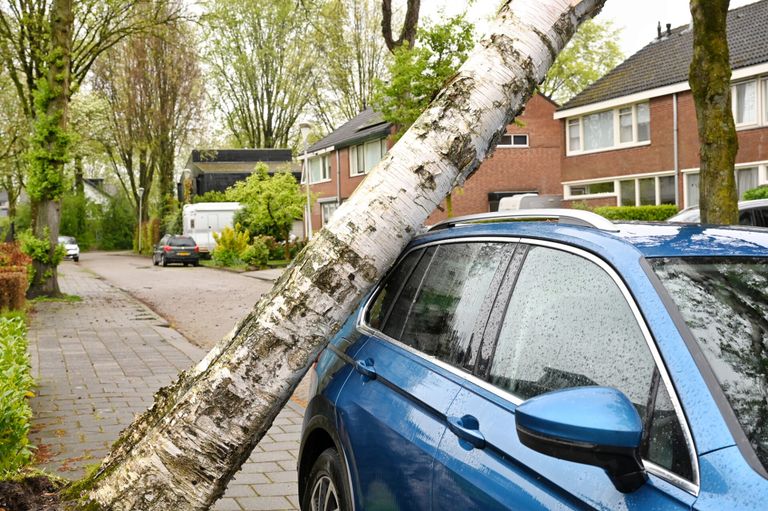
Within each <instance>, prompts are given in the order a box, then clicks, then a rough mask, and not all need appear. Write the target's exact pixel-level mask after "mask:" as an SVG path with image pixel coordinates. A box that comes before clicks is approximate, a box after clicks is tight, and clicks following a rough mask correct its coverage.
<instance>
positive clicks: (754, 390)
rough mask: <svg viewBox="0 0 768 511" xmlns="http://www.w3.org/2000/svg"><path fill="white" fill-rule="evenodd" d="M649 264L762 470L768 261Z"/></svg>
mask: <svg viewBox="0 0 768 511" xmlns="http://www.w3.org/2000/svg"><path fill="white" fill-rule="evenodd" d="M651 265H652V267H653V269H654V271H655V272H656V274H657V275H658V276H659V278H660V279H661V281H662V282H663V283H664V286H665V287H666V288H667V290H668V291H669V294H670V295H671V297H672V299H673V300H674V301H675V303H676V304H677V306H678V308H679V309H680V313H681V314H682V317H683V319H684V320H685V323H686V324H687V325H688V328H689V329H690V330H691V332H692V333H693V336H694V337H695V338H696V341H697V342H698V345H699V346H700V347H701V350H702V351H703V353H704V356H705V357H706V359H707V361H708V362H709V365H710V366H711V367H712V370H713V371H714V373H715V377H716V378H717V380H718V383H719V384H720V387H721V388H722V389H723V392H724V393H725V395H726V397H727V399H728V401H729V403H730V405H731V408H732V409H733V411H734V413H735V414H736V417H737V419H738V421H739V423H740V424H741V427H742V429H743V430H744V433H746V435H747V438H748V439H749V442H750V444H751V445H752V448H753V449H754V451H755V454H756V455H757V458H758V459H759V460H760V462H761V463H762V465H763V467H765V468H766V469H768V258H693V257H691V258H666V259H654V260H651Z"/></svg>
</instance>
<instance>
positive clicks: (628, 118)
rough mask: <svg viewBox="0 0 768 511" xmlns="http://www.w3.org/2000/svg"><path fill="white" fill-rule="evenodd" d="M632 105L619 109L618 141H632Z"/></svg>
mask: <svg viewBox="0 0 768 511" xmlns="http://www.w3.org/2000/svg"><path fill="white" fill-rule="evenodd" d="M632 140H633V137H632V107H629V108H622V109H621V110H619V142H621V143H622V144H623V143H625V142H632Z"/></svg>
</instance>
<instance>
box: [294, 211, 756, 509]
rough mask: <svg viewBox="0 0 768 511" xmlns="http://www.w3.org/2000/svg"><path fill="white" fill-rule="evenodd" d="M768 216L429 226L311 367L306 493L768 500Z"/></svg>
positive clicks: (655, 502) (551, 505) (305, 503)
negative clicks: (713, 222)
mask: <svg viewBox="0 0 768 511" xmlns="http://www.w3.org/2000/svg"><path fill="white" fill-rule="evenodd" d="M767 467H768V230H760V229H754V228H745V227H716V226H702V225H673V224H655V225H651V224H635V223H626V224H622V223H619V224H614V223H611V222H609V221H607V220H605V219H603V218H602V217H599V216H597V215H594V214H592V213H589V212H583V211H572V210H541V211H530V210H529V211H525V210H523V211H516V212H504V213H501V214H487V215H480V216H473V217H465V218H458V219H453V220H451V221H450V222H447V223H444V224H440V225H437V226H435V227H434V228H432V229H431V230H430V231H429V232H427V233H425V234H423V235H421V236H419V237H418V238H417V239H415V240H414V241H413V242H411V243H410V245H409V246H408V247H407V248H406V250H405V251H404V252H403V254H402V255H401V257H400V258H399V260H398V262H397V263H396V264H395V265H394V266H393V268H392V269H391V270H390V271H389V272H388V274H387V275H386V276H385V277H384V278H383V279H382V280H381V282H380V283H379V284H378V286H377V287H376V288H375V289H374V290H373V291H372V292H371V293H370V294H369V295H368V296H367V297H366V298H364V299H363V300H362V301H361V303H360V305H359V307H358V308H357V310H356V311H355V312H354V313H353V314H352V315H350V317H349V318H348V320H347V321H346V323H345V324H344V325H343V327H342V328H341V330H340V331H339V332H338V333H337V334H336V335H335V336H334V337H333V338H332V339H331V340H330V343H329V345H328V346H327V348H326V349H325V350H324V351H323V352H322V353H321V354H320V356H319V358H318V360H317V362H316V363H315V365H314V366H313V369H312V388H311V392H310V401H309V404H308V407H307V410H306V415H305V419H304V426H303V432H302V443H301V451H300V455H299V460H298V481H299V494H300V495H299V497H300V501H301V505H302V509H304V510H313V511H331V510H342V511H344V510H350V509H357V510H364V509H365V510H409V509H413V510H483V511H489V510H497V509H499V510H500V509H510V510H512V509H514V510H538V509H569V510H570V509H606V510H607V509H610V510H656V509H659V510H662V509H663V510H674V509H681V510H682V509H696V510H701V511H704V510H740V509H750V510H756V509H760V510H763V509H768V473H767V472H766V468H767Z"/></svg>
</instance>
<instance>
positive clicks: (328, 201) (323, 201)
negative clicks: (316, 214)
mask: <svg viewBox="0 0 768 511" xmlns="http://www.w3.org/2000/svg"><path fill="white" fill-rule="evenodd" d="M317 203H318V204H319V205H320V225H325V224H327V223H328V220H330V218H326V217H325V207H324V206H330V205H334V206H336V207H335V208H334V210H333V211H334V212H335V211H336V210H337V209H338V208H339V201H337V200H336V198H335V197H334V198H332V199H319V200H318V201H317ZM332 215H333V213H331V216H332Z"/></svg>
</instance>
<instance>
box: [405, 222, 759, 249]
mask: <svg viewBox="0 0 768 511" xmlns="http://www.w3.org/2000/svg"><path fill="white" fill-rule="evenodd" d="M611 226H612V227H613V229H611V230H608V229H601V228H596V227H587V226H581V225H573V224H567V223H559V222H552V221H541V220H538V221H522V222H521V221H497V222H493V223H470V224H459V225H452V226H450V227H448V228H442V229H439V230H435V231H429V232H427V233H425V234H423V235H421V236H419V237H418V238H417V239H416V240H415V241H414V244H423V243H429V242H431V241H438V240H444V239H451V238H457V237H517V236H520V237H525V238H532V239H539V240H550V241H555V242H562V243H566V244H569V245H573V246H576V247H579V248H582V249H585V250H588V251H590V252H594V253H597V254H603V255H605V254H619V253H621V252H624V253H625V254H626V253H627V252H629V253H634V254H636V255H641V256H644V257H689V256H735V257H768V229H764V228H759V227H747V226H711V225H699V224H668V223H648V222H626V223H612V224H611Z"/></svg>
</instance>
